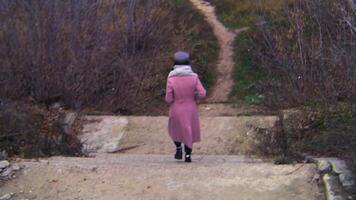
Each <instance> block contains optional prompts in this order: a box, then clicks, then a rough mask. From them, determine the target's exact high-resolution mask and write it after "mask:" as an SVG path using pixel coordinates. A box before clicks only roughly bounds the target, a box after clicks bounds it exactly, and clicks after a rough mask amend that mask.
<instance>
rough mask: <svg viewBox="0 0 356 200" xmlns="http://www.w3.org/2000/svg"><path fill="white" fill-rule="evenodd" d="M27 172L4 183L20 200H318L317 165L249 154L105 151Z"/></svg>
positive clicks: (34, 165) (40, 164)
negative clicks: (180, 157) (180, 158)
mask: <svg viewBox="0 0 356 200" xmlns="http://www.w3.org/2000/svg"><path fill="white" fill-rule="evenodd" d="M19 165H24V166H25V167H24V169H23V172H22V174H21V175H20V176H19V177H18V178H16V179H13V180H12V181H10V182H7V183H6V185H4V186H3V187H2V188H1V192H3V193H15V194H14V199H51V200H57V199H58V200H59V199H61V200H65V199H85V200H91V199H95V200H112V199H128V200H130V199H147V200H151V199H155V200H156V199H187V200H190V199H204V200H209V199H226V200H229V199H234V200H235V199H241V200H247V199H254V200H268V199H273V200H285V199H288V200H305V199H308V200H314V199H315V200H316V199H319V196H318V194H319V193H318V192H319V191H318V186H317V184H316V182H312V181H310V180H311V179H312V178H313V176H314V173H315V166H314V165H309V164H306V165H303V164H302V165H301V164H297V165H273V164H272V163H270V162H263V161H261V160H258V159H252V158H247V157H243V156H206V155H194V157H193V162H192V163H185V162H177V161H175V160H174V159H173V158H172V156H171V155H118V154H100V155H96V157H95V158H78V157H76V158H68V157H52V158H49V159H41V160H39V161H21V162H20V163H19Z"/></svg>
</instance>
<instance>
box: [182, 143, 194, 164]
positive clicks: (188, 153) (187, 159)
mask: <svg viewBox="0 0 356 200" xmlns="http://www.w3.org/2000/svg"><path fill="white" fill-rule="evenodd" d="M184 151H185V162H189V163H190V162H192V157H191V154H192V149H191V148H189V147H188V146H187V145H184Z"/></svg>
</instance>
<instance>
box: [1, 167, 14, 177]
mask: <svg viewBox="0 0 356 200" xmlns="http://www.w3.org/2000/svg"><path fill="white" fill-rule="evenodd" d="M11 174H12V169H11V168H6V170H5V171H3V172H2V173H1V176H2V177H8V176H10V175H11Z"/></svg>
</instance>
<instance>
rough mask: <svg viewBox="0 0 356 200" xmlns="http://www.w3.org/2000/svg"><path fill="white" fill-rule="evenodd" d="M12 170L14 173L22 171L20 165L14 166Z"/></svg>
mask: <svg viewBox="0 0 356 200" xmlns="http://www.w3.org/2000/svg"><path fill="white" fill-rule="evenodd" d="M11 169H12V170H14V171H19V170H20V169H21V167H20V166H19V165H18V164H12V165H11Z"/></svg>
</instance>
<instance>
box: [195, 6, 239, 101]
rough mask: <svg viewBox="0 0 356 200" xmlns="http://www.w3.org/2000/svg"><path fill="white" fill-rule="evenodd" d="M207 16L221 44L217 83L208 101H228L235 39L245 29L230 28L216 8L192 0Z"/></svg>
mask: <svg viewBox="0 0 356 200" xmlns="http://www.w3.org/2000/svg"><path fill="white" fill-rule="evenodd" d="M190 1H191V2H192V3H193V4H194V6H196V7H197V8H198V9H199V10H200V11H201V12H202V13H203V14H204V16H205V18H206V20H207V21H208V23H209V24H210V25H211V26H212V27H213V30H214V33H215V35H216V37H217V38H218V41H219V44H220V53H219V60H218V64H217V68H216V72H217V77H216V83H215V85H214V87H213V89H212V93H211V95H209V98H208V99H207V101H208V102H209V103H216V102H226V101H227V100H228V97H229V94H230V92H231V90H232V87H233V84H234V81H233V70H234V60H233V55H234V39H235V36H236V34H238V33H239V32H240V31H242V30H244V29H237V30H233V31H232V30H229V29H228V28H226V27H225V26H224V25H223V24H222V23H221V22H220V21H219V20H218V18H217V16H216V15H215V8H214V7H213V6H211V5H210V4H209V3H208V2H205V1H202V0H190Z"/></svg>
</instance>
